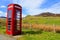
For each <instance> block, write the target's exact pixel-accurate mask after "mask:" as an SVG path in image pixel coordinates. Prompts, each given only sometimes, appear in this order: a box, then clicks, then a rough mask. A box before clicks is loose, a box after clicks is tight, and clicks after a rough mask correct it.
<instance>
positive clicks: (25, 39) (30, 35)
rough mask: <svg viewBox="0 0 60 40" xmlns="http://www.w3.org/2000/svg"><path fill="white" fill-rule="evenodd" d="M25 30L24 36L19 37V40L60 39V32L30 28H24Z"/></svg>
mask: <svg viewBox="0 0 60 40" xmlns="http://www.w3.org/2000/svg"><path fill="white" fill-rule="evenodd" d="M23 32H24V34H22V37H19V38H17V40H60V34H59V33H53V32H45V31H42V32H41V31H31V30H29V29H28V30H27V29H24V30H23Z"/></svg>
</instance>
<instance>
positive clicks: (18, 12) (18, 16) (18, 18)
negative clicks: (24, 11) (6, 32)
mask: <svg viewBox="0 0 60 40" xmlns="http://www.w3.org/2000/svg"><path fill="white" fill-rule="evenodd" d="M16 21H17V23H16V25H17V26H16V27H17V30H20V26H19V25H20V11H19V10H16Z"/></svg>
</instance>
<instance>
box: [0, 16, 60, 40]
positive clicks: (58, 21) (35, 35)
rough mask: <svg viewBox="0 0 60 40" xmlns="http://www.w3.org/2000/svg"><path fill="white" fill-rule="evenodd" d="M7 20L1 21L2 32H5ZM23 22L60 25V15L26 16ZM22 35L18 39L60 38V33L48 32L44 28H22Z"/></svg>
mask: <svg viewBox="0 0 60 40" xmlns="http://www.w3.org/2000/svg"><path fill="white" fill-rule="evenodd" d="M5 21H6V20H3V19H2V21H1V24H0V34H5V30H6V28H5V27H6V26H5V25H6V22H5ZM23 23H31V24H33V23H35V24H50V25H52V24H55V25H60V17H34V16H32V17H26V18H24V19H23ZM22 32H23V33H22V35H20V36H21V37H19V38H17V40H60V33H54V32H46V31H42V30H31V29H22Z"/></svg>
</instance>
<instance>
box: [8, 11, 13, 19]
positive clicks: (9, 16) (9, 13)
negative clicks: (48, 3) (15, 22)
mask: <svg viewBox="0 0 60 40" xmlns="http://www.w3.org/2000/svg"><path fill="white" fill-rule="evenodd" d="M11 14H12V10H8V18H11Z"/></svg>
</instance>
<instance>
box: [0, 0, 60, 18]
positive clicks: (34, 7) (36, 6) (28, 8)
mask: <svg viewBox="0 0 60 40" xmlns="http://www.w3.org/2000/svg"><path fill="white" fill-rule="evenodd" d="M11 3H16V4H19V5H21V6H22V9H23V10H22V12H23V17H25V16H26V15H37V14H40V13H42V12H52V13H60V0H0V16H6V14H7V6H8V5H9V4H11Z"/></svg>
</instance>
